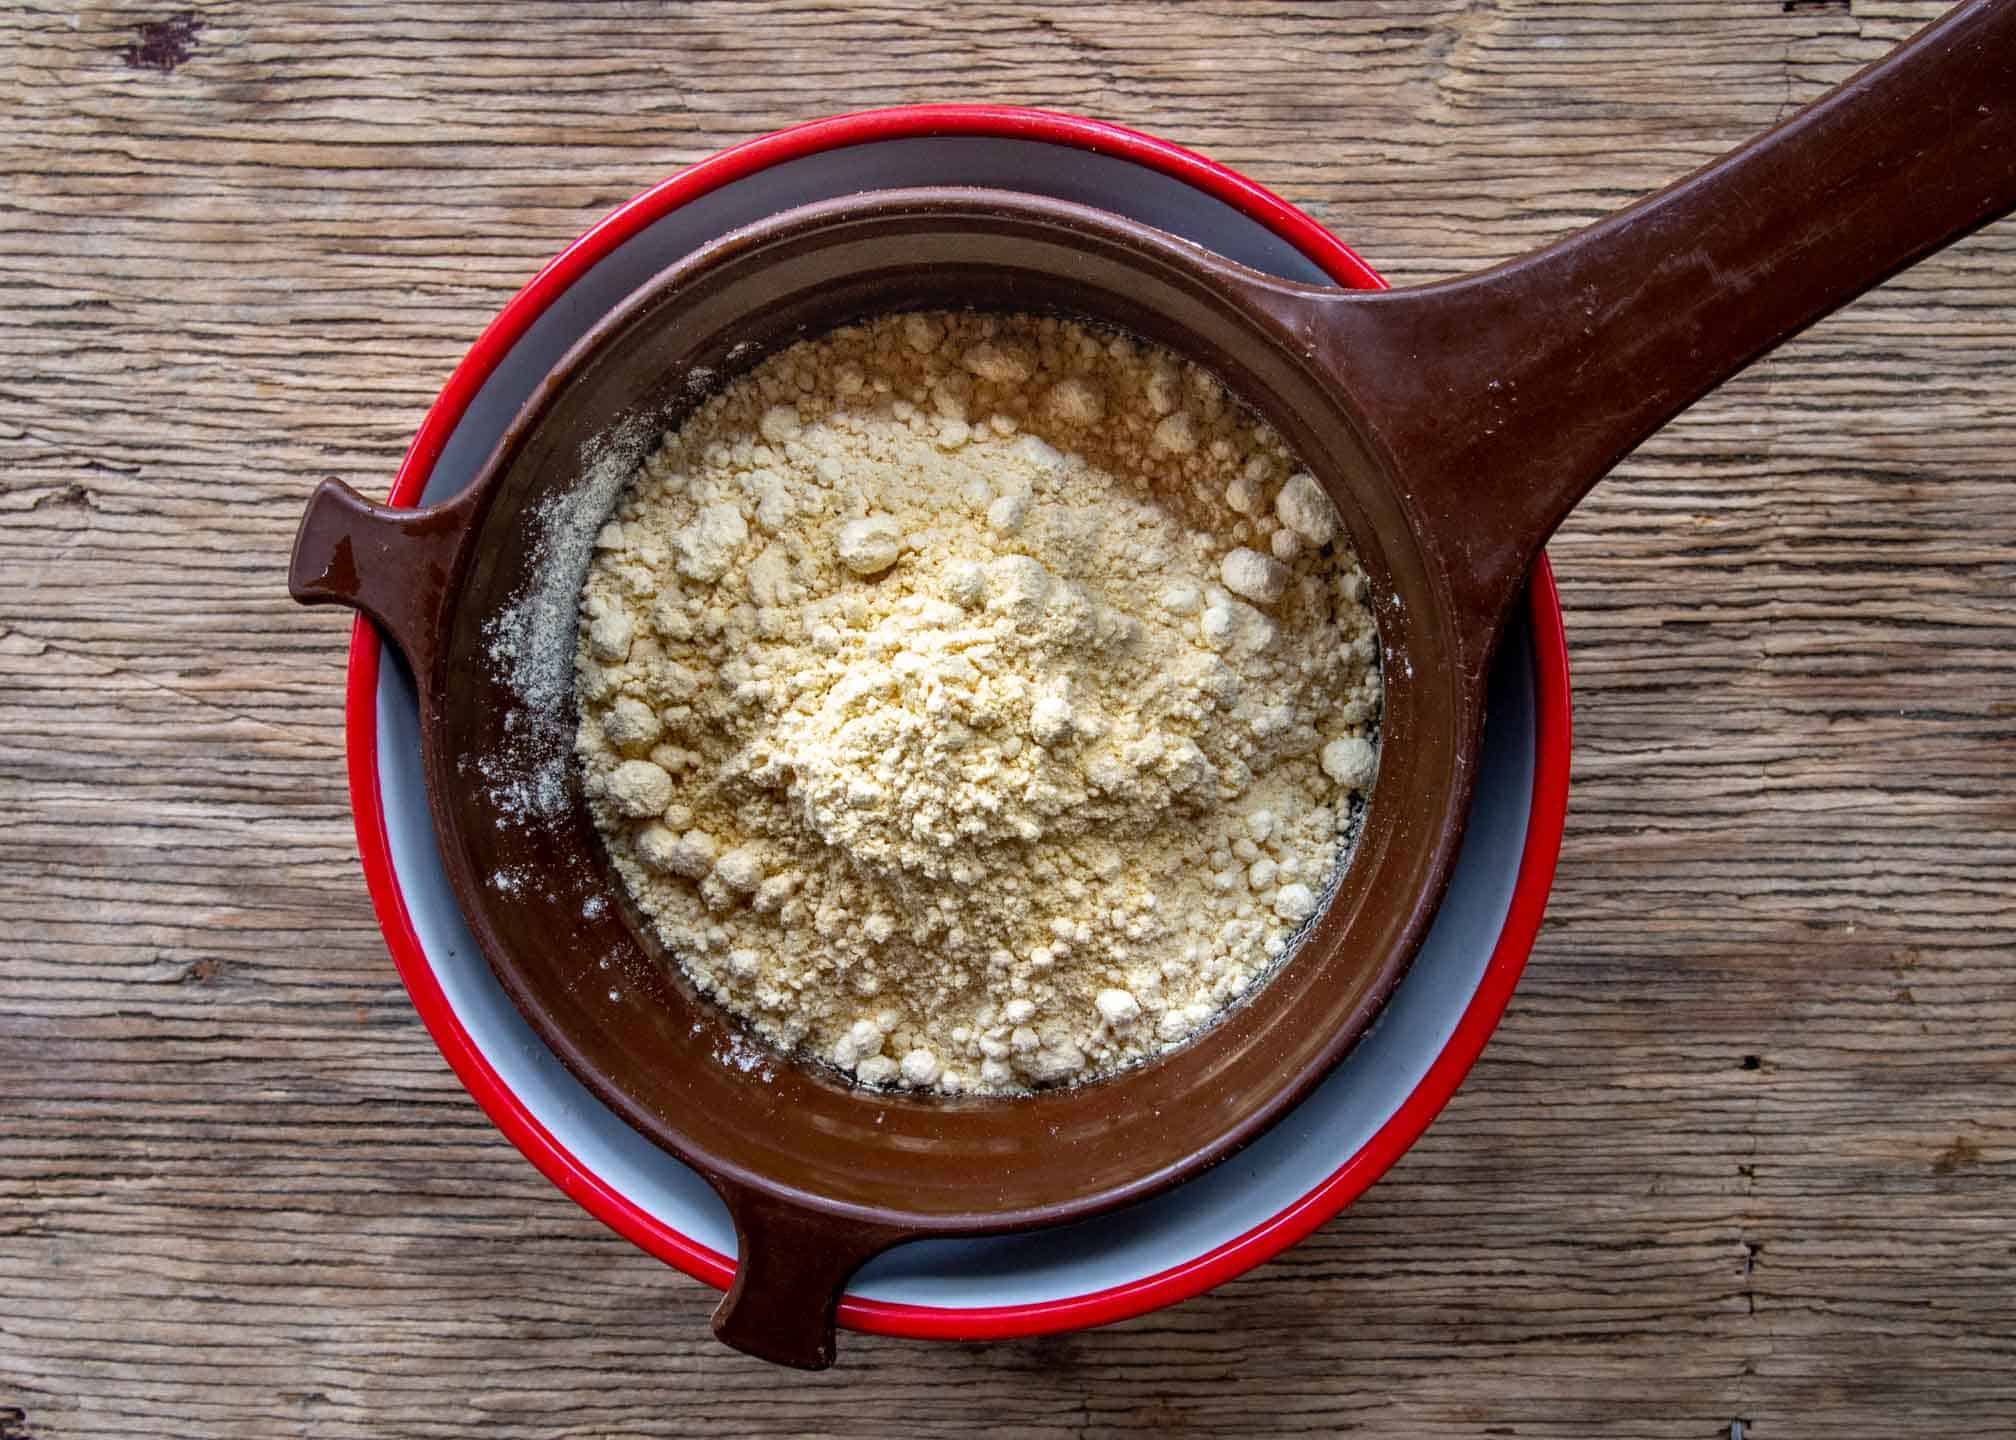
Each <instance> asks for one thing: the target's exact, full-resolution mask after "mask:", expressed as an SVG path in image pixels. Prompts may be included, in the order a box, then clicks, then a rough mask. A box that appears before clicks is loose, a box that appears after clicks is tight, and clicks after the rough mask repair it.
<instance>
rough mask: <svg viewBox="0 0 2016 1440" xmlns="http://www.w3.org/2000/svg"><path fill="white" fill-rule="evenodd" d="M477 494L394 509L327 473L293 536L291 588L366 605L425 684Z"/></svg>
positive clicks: (306, 595)
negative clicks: (441, 503)
mask: <svg viewBox="0 0 2016 1440" xmlns="http://www.w3.org/2000/svg"><path fill="white" fill-rule="evenodd" d="M473 498H474V497H473V495H472V494H468V493H465V494H464V495H461V496H457V497H456V498H455V499H453V500H450V501H449V502H448V503H447V504H445V505H436V506H431V507H429V508H426V509H421V510H395V509H392V508H391V507H389V506H385V505H374V504H372V503H371V502H370V501H368V500H366V499H365V498H364V497H363V496H362V495H359V494H358V493H357V492H356V491H355V490H352V489H351V488H350V487H349V486H348V485H345V484H344V483H343V482H342V481H340V480H324V481H323V482H322V483H321V484H319V485H317V486H316V487H315V493H314V494H313V495H311V496H309V498H308V509H307V511H306V513H304V514H303V515H302V517H301V528H300V530H299V531H298V532H296V534H295V536H294V555H293V559H292V561H291V562H290V564H289V565H288V570H287V590H288V593H289V594H291V595H292V596H293V597H294V598H295V599H296V600H298V601H300V602H301V603H302V604H303V605H348V606H350V607H351V608H352V609H355V610H358V611H361V612H362V613H363V614H364V615H366V616H367V617H369V619H370V620H371V621H372V622H373V623H374V624H376V625H377V627H378V628H379V629H380V630H381V631H383V632H384V633H385V635H386V636H388V637H389V638H390V639H391V641H392V643H393V644H394V645H396V646H398V647H399V651H400V653H401V654H402V655H404V656H405V657H406V663H407V666H408V667H409V668H410V669H411V670H412V671H413V675H414V678H415V679H416V680H417V681H418V682H419V683H420V684H421V685H422V687H423V688H424V687H425V686H426V684H427V677H428V676H429V675H430V674H431V673H432V671H433V666H434V657H435V648H436V645H437V643H438V640H439V637H440V633H441V618H442V610H443V605H444V602H445V600H446V598H447V595H448V581H449V576H450V574H451V573H452V570H453V564H454V559H455V552H456V550H457V548H458V547H459V546H460V545H461V543H462V539H463V535H464V533H465V531H466V530H467V528H468V523H469V518H470V516H471V514H472V513H473V505H472V501H473Z"/></svg>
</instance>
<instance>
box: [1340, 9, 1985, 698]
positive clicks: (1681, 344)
mask: <svg viewBox="0 0 2016 1440" xmlns="http://www.w3.org/2000/svg"><path fill="white" fill-rule="evenodd" d="M2012 208H2016V0H1975V3H1971V4H1966V5H1962V6H1960V7H1958V8H1957V9H1956V10H1954V11H1953V12H1951V13H1950V14H1949V15H1947V16H1946V17H1945V18H1943V19H1942V20H1940V21H1938V22H1937V23H1935V24H1933V25H1931V26H1929V27H1928V28H1926V29H1925V30H1924V31H1922V32H1920V33H1919V34H1918V35H1917V36H1916V37H1914V38H1913V39H1912V40H1911V41H1909V42H1908V43H1906V44H1905V45H1903V46H1901V47H1900V48H1899V49H1897V50H1895V51H1894V52H1892V53H1891V54H1890V55H1889V56H1888V57H1886V58H1885V59H1884V60H1882V61H1880V62H1879V63H1877V64H1876V65H1873V66H1871V67H1870V68H1869V69H1867V70H1864V71H1863V72H1861V73H1860V74H1859V75H1857V76H1855V77H1854V78H1852V79H1851V80H1849V81H1848V82H1847V83H1845V84H1843V85H1842V86H1841V87H1840V88H1838V89H1836V90H1834V91H1832V92H1831V93H1829V94H1828V95H1827V96H1825V97H1824V98H1822V99H1821V100H1819V101H1818V102H1816V103H1815V104H1814V105H1812V106H1811V107H1809V108H1808V109H1806V110H1804V111H1802V112H1801V113H1799V114H1798V115H1795V116H1793V117H1792V118H1791V119H1790V120H1788V121H1787V122H1785V123H1784V124H1783V125H1780V126H1779V127H1777V128H1776V129H1774V130H1772V131H1769V132H1768V133H1766V134H1764V135H1761V136H1759V137H1758V138H1757V139H1755V140H1752V141H1750V142H1749V143H1748V144H1746V145H1744V146H1742V147H1741V148H1740V149H1737V150H1735V151H1733V152H1731V153H1730V154H1729V155H1727V156H1725V157H1723V158H1722V159H1720V160H1718V161H1716V162H1714V163H1713V164H1711V165H1709V166H1707V167H1706V168H1705V169H1702V170H1699V171H1697V172H1695V173H1694V174H1693V175H1691V176H1689V177H1687V178H1686V179H1684V180H1682V181H1680V182H1679V183H1677V184H1675V185H1673V186H1672V187H1670V188H1669V189H1666V190H1664V191H1661V192H1660V193H1659V194H1657V195H1654V196H1652V197H1651V198H1650V199H1647V200H1645V201H1643V202H1641V203H1639V204H1637V205H1635V206H1633V207H1632V208H1630V209H1628V210H1625V211H1622V212H1621V213H1619V214H1617V215H1614V216H1612V217H1611V218H1609V219H1607V220H1604V221H1601V222H1599V223H1598V224H1596V225H1594V226H1591V227H1590V228H1589V229H1587V230H1584V231H1582V232H1581V233H1579V234H1577V235H1573V236H1571V237H1569V238H1568V239H1566V240H1563V241H1561V242H1559V243H1558V244H1555V245H1552V246H1549V247H1548V248H1546V249H1544V250H1540V251H1537V252H1535V253H1534V254H1531V255H1528V256H1526V257H1524V258H1522V259H1519V260H1514V261H1512V262H1510V263H1509V264H1506V265H1503V266H1500V267H1498V268H1496V269H1493V270H1488V271H1484V272H1482V273H1480V274H1477V275H1473V276H1470V277H1467V278H1464V279H1460V280H1455V281H1451V282H1447V283H1443V284H1436V285H1429V286H1423V287H1421V288H1418V289H1411V290H1395V291H1387V292H1384V293H1366V292H1358V293H1355V294H1345V295H1339V296H1334V297H1333V298H1332V299H1330V300H1328V301H1326V302H1323V303H1322V304H1321V306H1320V308H1319V310H1318V311H1317V313H1315V314H1313V315H1311V316H1309V317H1308V323H1309V324H1310V326H1311V328H1312V330H1313V331H1314V332H1315V333H1314V334H1312V335H1311V337H1310V338H1311V340H1312V341H1313V342H1314V343H1315V344H1316V345H1318V346H1319V347H1320V349H1319V355H1320V356H1321V358H1323V359H1324V360H1325V361H1326V362H1327V363H1329V364H1331V365H1332V366H1334V367H1335V369H1336V370H1337V371H1338V372H1340V373H1341V374H1342V375H1343V376H1344V377H1345V379H1346V380H1347V382H1348V385H1349V388H1350V391H1351V392H1352V394H1353V396H1354V398H1356V399H1357V401H1358V402H1359V403H1360V405H1361V406H1362V407H1363V410H1364V412H1365V413H1364V416H1363V419H1364V421H1365V424H1366V428H1367V429H1368V430H1370V431H1371V432H1373V434H1374V436H1375V437H1376V439H1377V441H1378V442H1379V443H1381V444H1382V445H1383V447H1384V448H1385V449H1386V450H1387V451H1388V452H1389V456H1390V458H1391V460H1392V462H1393V464H1394V467H1395V469H1396V470H1397V471H1398V472H1399V478H1400V479H1401V480H1402V481H1403V483H1404V484H1405V485H1406V488H1407V489H1408V490H1409V491H1410V492H1411V494H1412V496H1413V498H1414V500H1415V502H1416V503H1417V504H1418V505H1420V506H1421V508H1422V511H1423V512H1424V513H1423V515H1422V520H1423V522H1424V528H1425V529H1426V531H1427V533H1428V535H1429V537H1430V539H1431V541H1432V542H1434V543H1439V544H1441V545H1442V546H1444V547H1445V554H1446V556H1447V558H1448V559H1449V560H1450V562H1451V573H1452V574H1454V575H1455V576H1456V577H1457V586H1458V590H1459V592H1467V593H1459V594H1457V595H1456V596H1455V597H1454V598H1455V599H1456V601H1457V603H1458V604H1459V605H1460V606H1462V607H1463V609H1465V610H1466V611H1468V612H1470V613H1471V614H1472V615H1473V617H1474V623H1475V624H1476V626H1477V627H1478V628H1479V630H1480V634H1481V640H1480V644H1481V645H1482V646H1484V647H1488V645H1489V643H1490V642H1491V641H1492V640H1493V639H1494V638H1495V632H1496V627H1497V625H1498V624H1499V623H1500V622H1501V621H1502V617H1503V614H1504V613H1505V610H1506V607H1507V606H1509V604H1510V603H1511V601H1512V598H1513V597H1514V595H1515V594H1516V591H1517V587H1518V585H1519V583H1520V581H1521V579H1522V577H1523V576H1524V575H1525V573H1526V570H1527V568H1528V567H1529V566H1530V565H1531V563H1532V561H1533V559H1534V557H1535V556H1536V555H1537V554H1538V552H1539V549H1540V547H1541V546H1542V545H1543V544H1544V543H1545V542H1546V539H1547V537H1548V536H1549V535H1551V534H1552V533H1553V531H1554V529H1555V527H1556V526H1557V525H1559V524H1560V523H1561V521H1562V520H1563V519H1564V518H1566V516H1567V515H1568V512H1569V511H1570V510H1572V509H1573V508H1574V506H1575V504H1576V502H1578V501H1579V500H1580V499H1581V498H1582V497H1583V495H1585V494H1586V493H1588V491H1589V489H1590V487H1591V486H1593V485H1594V484H1595V483H1596V482H1597V481H1598V480H1600V479H1601V478H1602V477H1603V476H1604V475H1605V474H1606V473H1607V472H1608V471H1609V470H1610V469H1611V467H1612V466H1614V465H1615V464H1616V463H1617V462H1618V461H1619V460H1621V459H1622V458H1623V457H1624V456H1625V455H1626V454H1628V453H1629V452H1630V451H1631V450H1633V449H1634V448H1636V446H1637V445H1638V444H1639V443H1640V442H1641V441H1643V440H1644V439H1645V438H1646V437H1648V436H1649V435H1651V434H1652V433H1653V432H1654V431H1656V430H1657V429H1658V428H1659V427H1660V426H1661V425H1663V424H1665V423H1666V421H1668V420H1670V419H1671V418H1673V416H1675V415H1677V414H1678V413H1679V412H1680V411H1682V410H1684V409H1685V408H1686V407H1687V406H1688V405H1690V404H1692V403H1693V402H1694V401H1695V400H1697V399H1699V398H1700V397H1701V396H1702V395H1703V394H1705V393H1706V392H1708V391H1709V390H1711V389H1713V388H1714V387H1715V386H1716V385H1718V384H1720V383H1721V382H1722V381H1724V380H1726V379H1728V378H1729V377H1730V376H1731V375H1734V374H1735V373H1736V372H1737V371H1739V370H1741V369H1742V368H1743V367H1744V366H1745V365H1747V364H1748V363H1749V362H1750V361H1752V360H1754V359H1756V358H1757V357H1758V356H1759V355H1762V354H1763V353H1764V352H1765V351H1767V350H1769V349H1771V348H1772V347H1773V346H1775V345H1777V344H1778V343H1779V342H1780V341H1783V340H1785V339H1787V338H1788V337H1790V336H1792V335H1795V334H1797V333H1798V332H1799V331H1801V330H1803V329H1805V328H1806V327H1807V326H1808V325H1811V324H1812V323H1813V322H1814V321H1816V320H1818V319H1820V318H1821V317H1823V316H1825V315H1827V314H1828V313H1829V312H1831V311H1833V310H1835V309H1837V308H1839V307H1840V306H1842V305H1844V304H1846V303H1847V302H1848V301H1850V300H1852V299H1854V298H1855V297H1856V296H1857V295H1860V294H1861V293H1862V292H1863V291H1865V290H1867V289H1869V288H1870V287H1871V286H1874V285H1876V284H1878V283H1879V282H1881V281H1882V280H1884V279H1886V278H1887V277H1889V276H1890V275H1893V274H1895V273H1896V272H1897V271H1899V270H1901V269H1903V268H1904V267H1905V266H1907V265H1910V264H1911V263H1912V262H1913V261H1915V260H1918V259H1920V258H1922V257H1923V256H1925V255H1928V254H1930V253H1931V252H1932V251H1934V250H1937V249H1939V248H1940V247H1941V246H1944V245H1947V244H1949V243H1951V242H1952V241H1954V240H1956V239H1958V238H1960V237H1961V236H1963V235H1965V234H1967V233H1968V232H1969V231H1972V230H1974V229H1976V228H1978V227H1979V226H1981V225H1984V224H1986V223H1988V222H1989V221H1991V220H1994V219H1997V218H1999V217H2000V216H2002V215H2005V214H2007V213H2008V212H2009V211H2010V210H2011V209H2012ZM1481 658H1482V657H1481V656H1480V657H1479V659H1480V660H1481Z"/></svg>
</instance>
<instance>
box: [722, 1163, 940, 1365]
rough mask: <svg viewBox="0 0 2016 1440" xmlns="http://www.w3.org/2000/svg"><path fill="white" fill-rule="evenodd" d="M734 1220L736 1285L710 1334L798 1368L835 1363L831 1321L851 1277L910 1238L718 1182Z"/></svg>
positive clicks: (724, 1299)
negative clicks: (868, 1263)
mask: <svg viewBox="0 0 2016 1440" xmlns="http://www.w3.org/2000/svg"><path fill="white" fill-rule="evenodd" d="M714 1188H715V1189H716V1190H718V1191H719V1192H720V1194H721V1198H722V1199H724V1200H726V1201H727V1202H728V1210H729V1213H730V1214H732V1215H733V1216H734V1217H735V1239H736V1243H737V1245H738V1247H739V1251H740V1253H739V1254H738V1256H737V1257H736V1263H735V1283H734V1284H733V1285H731V1286H729V1288H728V1293H727V1295H725V1296H723V1297H722V1300H721V1304H720V1305H719V1306H718V1307H717V1308H716V1309H715V1311H714V1335H715V1337H716V1338H717V1339H719V1340H720V1341H722V1343H724V1344H726V1345H730V1346H732V1347H734V1348H735V1349H737V1350H740V1351H742V1352H743V1353H744V1354H746V1355H754V1356H755V1357H756V1358H757V1359H759V1360H768V1361H770V1362H772V1363H773V1364H777V1365H789V1366H792V1367H793V1368H795V1369H799V1370H824V1369H825V1368H826V1367H827V1366H829V1365H831V1364H832V1363H833V1352H834V1335H833V1317H834V1313H835V1312H836V1311H837V1310H838V1309H839V1305H840V1294H841V1292H842V1291H843V1290H844V1289H846V1286H847V1281H848V1278H849V1277H850V1276H852V1275H853V1273H854V1272H855V1271H856V1270H858V1269H860V1268H861V1266H863V1265H864V1264H866V1263H867V1262H868V1261H869V1260H871V1259H872V1258H874V1257H875V1256H877V1255H879V1254H881V1253H882V1252H883V1251H884V1250H887V1249H888V1248H889V1247H890V1246H892V1245H897V1244H900V1243H902V1242H903V1241H905V1240H909V1239H914V1238H915V1236H914V1234H913V1233H912V1232H910V1231H908V1230H902V1229H898V1228H895V1227H892V1226H885V1225H877V1224H875V1223H873V1222H872V1221H863V1220H856V1219H852V1218H850V1217H848V1216H844V1215H834V1214H830V1213H828V1212H826V1211H822V1210H813V1209H809V1208H807V1207H805V1206H802V1205H793V1204H790V1203H788V1202H786V1201H782V1200H778V1199H776V1198H774V1197H773V1196H770V1195H767V1194H763V1193H761V1192H759V1191H757V1190H754V1189H751V1188H749V1187H747V1186H742V1185H736V1184H734V1183H732V1182H728V1181H722V1180H716V1181H715V1185H714Z"/></svg>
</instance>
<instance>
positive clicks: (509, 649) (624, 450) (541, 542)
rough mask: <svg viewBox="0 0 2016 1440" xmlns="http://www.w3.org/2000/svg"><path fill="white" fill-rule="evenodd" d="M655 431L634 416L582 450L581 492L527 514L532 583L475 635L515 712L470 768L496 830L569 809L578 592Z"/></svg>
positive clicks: (555, 497)
mask: <svg viewBox="0 0 2016 1440" xmlns="http://www.w3.org/2000/svg"><path fill="white" fill-rule="evenodd" d="M661 428H662V421H660V422H653V421H649V420H646V419H645V418H644V417H642V416H633V417H631V418H630V419H628V420H625V421H624V422H623V423H622V424H620V425H618V426H616V427H615V428H614V429H612V430H610V431H608V432H606V433H605V434H602V435H599V436H597V437H596V438H595V439H594V440H592V441H590V442H589V443H588V444H587V445H585V446H583V447H582V450H581V481H580V483H579V484H578V485H576V486H575V487H574V488H573V489H572V490H569V491H567V492H565V493H564V494H556V495H552V496H549V497H548V498H547V499H545V500H543V501H541V502H540V503H539V504H538V505H537V506H536V507H535V508H534V509H533V511H532V513H531V516H530V522H531V523H530V527H529V533H530V541H531V545H532V554H533V564H532V575H531V579H530V580H529V581H528V582H527V583H526V585H525V587H524V588H523V589H521V590H520V591H519V592H518V593H517V594H516V595H514V596H513V597H512V600H511V603H510V604H508V605H506V606H505V607H504V609H503V610H502V611H500V612H499V613H498V614H497V615H495V616H493V617H492V618H491V619H490V620H489V621H487V622H486V623H485V625H484V627H483V638H484V640H485V642H486V654H487V655H488V657H489V659H490V663H491V664H492V665H494V666H496V667H497V670H498V672H499V674H500V675H501V676H502V677H503V679H504V682H505V684H506V686H507V687H508V688H509V690H510V691H511V693H512V694H513V695H514V696H516V697H517V700H518V705H519V708H518V709H517V710H515V711H513V712H512V713H511V714H510V715H508V716H506V717H505V729H506V730H507V731H508V732H509V733H510V736H511V738H510V740H509V741H507V742H506V743H505V744H504V745H503V746H501V747H500V748H498V749H497V750H494V751H492V752H491V753H489V754H487V755H484V756H482V757H481V758H480V759H479V760H478V761H477V770H478V771H479V773H480V774H481V775H482V776H483V779H484V781H485V783H486V784H487V786H488V787H489V796H490V799H491V802H492V803H493V804H494V805H496V807H497V809H498V811H499V814H500V818H499V820H498V824H500V825H502V824H505V823H507V821H516V822H518V823H520V824H524V823H526V822H528V821H531V820H551V819H553V818H555V817H557V816H558V815H560V814H561V813H562V812H563V811H564V810H565V809H566V807H567V768H568V766H569V765H570V764H572V763H573V752H574V724H575V722H574V716H573V713H572V712H573V698H574V644H575V633H576V629H577V627H578V625H579V623H580V622H579V606H580V597H581V586H582V584H583V582H584V581H585V580H586V578H587V575H588V561H589V559H590V557H591V556H592V555H593V554H594V550H595V537H596V535H597V533H598V532H599V531H600V529H601V527H602V523H603V521H604V520H606V519H607V518H608V515H609V512H610V510H611V509H612V508H613V507H614V505H615V503H616V496H617V494H618V493H619V492H620V491H621V490H622V488H623V486H624V484H625V482H626V481H628V480H629V479H630V477H631V476H632V475H633V474H635V473H636V470H637V466H638V464H639V463H640V462H641V461H642V459H643V458H644V455H645V454H646V452H647V451H649V450H650V449H651V448H652V447H653V446H654V445H655V444H656V443H657V441H658V438H659V434H660V431H661Z"/></svg>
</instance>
